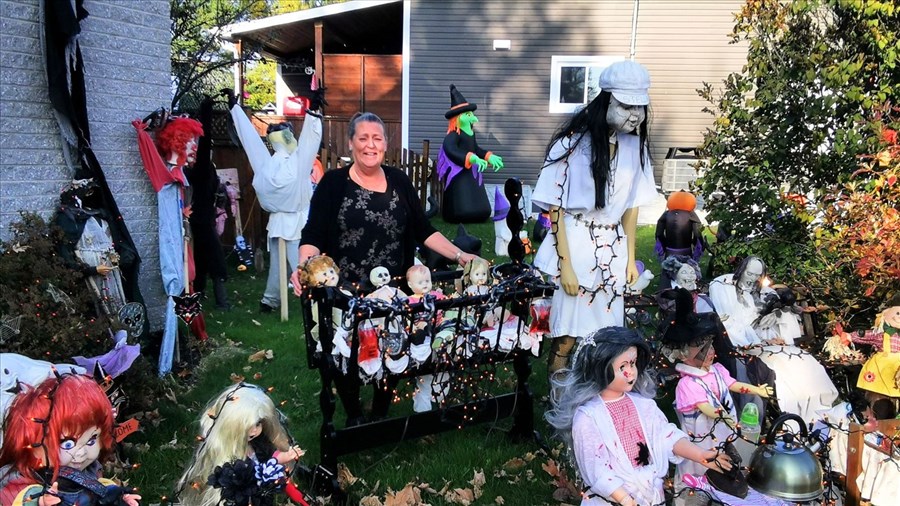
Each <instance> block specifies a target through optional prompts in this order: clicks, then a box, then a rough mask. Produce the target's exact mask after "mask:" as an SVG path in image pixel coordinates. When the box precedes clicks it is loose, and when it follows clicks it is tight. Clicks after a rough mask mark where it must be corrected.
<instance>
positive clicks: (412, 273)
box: [406, 257, 479, 413]
mask: <svg viewBox="0 0 900 506" xmlns="http://www.w3.org/2000/svg"><path fill="white" fill-rule="evenodd" d="M475 260H479V258H477V257H476V258H475ZM475 260H473V261H472V262H474V261H475ZM472 262H469V264H471V263H472ZM406 282H407V284H408V285H409V288H410V290H412V291H413V294H412V295H411V296H410V297H409V303H410V304H417V303H420V302H421V303H422V306H423V310H422V311H416V312H414V313H413V315H412V319H413V321H412V322H411V324H410V347H409V348H410V349H409V352H410V355H411V356H412V357H413V359H414V360H416V362H418V363H423V362H425V361H426V360H428V359H429V358H431V354H432V350H433V349H434V347H433V345H434V344H436V343H435V342H433V341H432V338H431V336H432V335H433V334H434V333H435V329H436V328H440V325H441V321H442V318H443V315H442V314H441V313H440V312H439V311H436V310H435V308H434V302H435V301H437V300H443V299H446V298H447V297H446V296H445V295H444V293H443V292H441V291H440V290H433V288H434V285H433V284H432V281H431V270H429V269H428V267H426V266H424V265H413V266H412V267H410V268H409V269H407V271H406ZM444 337H448V335H447V334H445V335H444ZM437 344H438V347H440V344H439V343H437ZM438 353H440V351H438ZM448 379H449V376H448V375H447V374H446V373H438V374H436V375H431V374H425V375H422V376H419V377H418V378H417V379H416V391H415V393H414V394H413V410H414V411H415V412H417V413H421V412H424V411H429V410H431V401H432V399H433V398H436V400H438V401H440V400H441V399H442V398H443V392H444V387H445V385H446V384H447V381H448ZM435 385H438V387H437V389H435ZM435 390H437V391H435Z"/></svg>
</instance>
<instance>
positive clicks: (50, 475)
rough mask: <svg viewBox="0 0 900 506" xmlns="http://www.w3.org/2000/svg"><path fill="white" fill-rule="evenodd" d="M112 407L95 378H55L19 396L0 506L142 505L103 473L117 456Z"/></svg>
mask: <svg viewBox="0 0 900 506" xmlns="http://www.w3.org/2000/svg"><path fill="white" fill-rule="evenodd" d="M113 444H114V441H113V407H112V405H111V404H110V402H109V399H107V397H106V394H105V393H104V391H103V389H102V388H101V387H100V385H98V384H97V383H96V382H95V381H94V380H93V379H91V378H89V377H87V376H80V375H68V374H67V375H62V376H59V377H56V376H54V377H51V378H48V379H47V380H45V381H43V382H42V383H40V384H39V385H38V386H37V387H35V388H27V389H26V391H25V392H23V393H21V394H20V395H19V396H18V397H16V400H15V402H14V403H13V405H12V407H10V410H9V414H8V417H7V420H6V439H5V441H4V442H3V449H2V451H0V504H4V505H12V506H53V505H56V504H59V505H63V506H72V505H76V504H77V505H78V506H95V505H96V506H99V505H114V506H138V505H139V504H140V503H139V501H140V499H141V496H139V495H137V494H134V493H133V491H132V490H131V489H128V488H126V487H120V486H118V485H116V484H115V483H113V482H112V481H110V480H107V479H104V478H102V477H101V476H100V474H101V470H102V467H103V466H102V463H103V462H104V461H105V460H107V459H108V458H109V457H110V456H112V454H113Z"/></svg>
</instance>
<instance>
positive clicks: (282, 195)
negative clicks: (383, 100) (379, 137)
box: [231, 77, 327, 313]
mask: <svg viewBox="0 0 900 506" xmlns="http://www.w3.org/2000/svg"><path fill="white" fill-rule="evenodd" d="M310 88H311V90H312V92H313V99H312V103H311V105H310V107H309V110H308V111H306V116H305V117H304V119H303V129H302V130H301V131H300V135H298V136H295V135H294V133H293V130H292V127H291V124H290V123H287V122H285V123H279V124H277V125H269V128H268V131H267V132H266V138H267V139H268V140H269V143H270V144H271V145H272V150H273V151H274V153H272V154H269V148H267V147H266V145H265V143H264V142H263V141H262V139H261V138H260V137H259V134H258V133H257V131H256V128H255V127H254V126H253V124H252V123H251V122H250V118H248V117H247V114H246V113H245V112H244V110H243V109H242V108H241V106H240V105H237V104H236V102H235V103H233V104H232V107H231V117H232V119H233V120H234V126H235V129H236V130H237V134H238V137H239V138H240V140H241V145H242V146H243V148H244V152H245V153H246V154H247V158H248V159H249V160H250V166H251V167H252V168H253V189H254V190H256V196H257V197H258V198H259V204H260V206H261V207H262V208H263V209H264V210H265V211H266V212H268V213H269V223H268V225H267V226H266V230H267V231H268V241H269V244H268V246H269V276H268V279H267V280H266V290H265V292H264V293H263V296H262V299H261V300H260V301H259V311H260V312H261V313H271V312H273V311H275V310H276V309H279V308H280V307H281V305H282V304H284V303H286V301H283V300H281V284H282V283H286V282H287V279H288V277H290V274H291V272H293V270H294V267H296V266H297V263H298V261H299V257H298V248H299V247H300V232H301V231H302V230H303V226H304V225H306V218H307V216H308V214H309V203H310V200H311V199H312V192H313V187H312V180H311V179H310V175H311V173H312V171H313V162H314V161H315V159H316V154H317V153H318V151H319V144H320V143H321V141H322V116H321V115H320V114H319V112H318V111H320V110H321V108H322V106H324V105H327V102H326V101H325V95H324V92H325V88H319V87H318V81H317V78H316V77H313V79H312V85H311V86H310ZM232 101H234V99H233V98H232Z"/></svg>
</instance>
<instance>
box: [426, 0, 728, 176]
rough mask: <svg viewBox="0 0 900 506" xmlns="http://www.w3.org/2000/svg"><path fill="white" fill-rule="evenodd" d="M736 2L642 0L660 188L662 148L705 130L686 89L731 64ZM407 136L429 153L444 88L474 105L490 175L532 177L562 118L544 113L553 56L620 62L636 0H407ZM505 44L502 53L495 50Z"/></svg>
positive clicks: (686, 142) (720, 75)
mask: <svg viewBox="0 0 900 506" xmlns="http://www.w3.org/2000/svg"><path fill="white" fill-rule="evenodd" d="M742 4H743V2H742V1H740V0H727V1H718V0H706V1H693V2H679V1H664V0H655V1H652V0H644V1H642V2H640V11H639V17H638V34H637V45H636V59H637V61H639V62H641V63H643V64H645V65H646V66H647V68H648V70H649V71H650V75H651V79H652V81H653V84H652V87H651V120H652V122H651V125H650V128H651V141H652V144H653V147H654V149H653V156H654V158H655V160H654V161H655V163H654V169H655V173H656V180H657V183H659V182H660V181H661V173H662V162H663V159H664V158H665V154H666V150H667V148H668V147H669V146H692V145H697V144H698V143H699V142H700V141H701V140H702V135H703V131H704V130H705V129H706V128H707V127H708V126H710V125H711V116H709V115H708V114H706V113H704V112H702V108H703V107H704V106H705V105H706V104H704V103H703V101H702V100H701V99H700V98H699V97H698V96H697V95H696V92H695V90H696V89H697V88H699V87H700V86H701V84H702V82H703V81H710V82H721V81H722V80H723V79H724V78H725V76H726V75H727V74H728V73H729V72H733V71H739V70H740V68H741V65H742V64H743V61H744V58H745V54H746V53H745V49H744V48H743V47H741V46H739V45H729V44H728V37H727V35H728V33H729V32H730V31H731V28H732V25H733V19H734V18H733V14H732V13H733V12H734V11H736V10H737V9H738V8H739V7H740V5H742ZM409 5H410V8H411V23H410V25H411V26H410V55H409V58H410V71H409V80H410V86H409V97H408V100H409V104H410V108H409V139H410V144H412V145H417V144H418V143H419V142H420V140H421V139H429V140H431V142H432V144H433V145H434V146H435V147H434V150H435V152H436V151H437V149H438V146H437V144H439V143H440V142H441V140H442V139H443V137H444V134H445V133H446V129H447V121H446V120H445V119H444V112H445V111H446V110H447V108H448V107H449V91H448V88H449V85H450V83H454V84H456V86H457V87H458V88H459V90H460V91H461V92H462V93H463V95H464V96H465V97H466V99H468V101H469V102H475V103H476V104H477V105H478V110H477V111H476V113H475V114H476V115H477V116H478V118H479V119H480V120H481V122H480V123H479V124H478V125H477V126H476V127H475V133H476V135H477V137H478V141H479V144H480V145H481V146H482V147H484V148H485V149H488V150H490V151H494V152H495V153H497V154H498V155H500V156H502V157H503V159H504V162H505V164H506V167H505V168H504V169H503V170H502V171H501V172H500V173H498V174H497V175H493V174H488V175H487V180H488V182H499V181H501V180H503V179H505V178H507V177H511V176H514V177H519V178H521V179H522V180H523V181H524V182H526V183H533V182H534V181H535V180H536V178H537V174H538V171H539V170H540V167H541V163H542V161H543V158H544V151H545V149H546V144H547V142H548V141H549V139H550V137H551V136H552V135H553V133H554V131H555V129H556V128H557V127H558V126H559V124H560V123H561V122H562V121H563V120H564V119H565V115H564V114H551V113H548V112H547V111H548V97H549V93H550V66H551V57H552V56H554V55H579V56H592V55H609V56H621V57H625V58H627V57H628V56H629V53H630V45H631V25H632V13H633V10H634V2H633V1H612V0H554V1H549V0H522V1H517V2H513V1H500V0H482V1H476V0H452V1H447V0H413V1H412V2H410V4H409ZM494 39H509V40H510V41H511V46H512V47H511V49H510V50H509V51H494V50H493V40H494Z"/></svg>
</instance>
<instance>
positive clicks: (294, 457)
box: [272, 445, 306, 466]
mask: <svg viewBox="0 0 900 506" xmlns="http://www.w3.org/2000/svg"><path fill="white" fill-rule="evenodd" d="M305 454H306V452H305V451H304V450H302V449H301V448H300V447H299V446H297V445H294V446H292V447H290V448H289V449H288V450H287V451H283V452H280V451H276V452H275V453H273V454H272V456H273V457H275V460H277V461H278V463H279V464H281V465H283V466H284V465H287V464H289V463H291V462H296V461H298V460H300V457H302V456H303V455H305Z"/></svg>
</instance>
